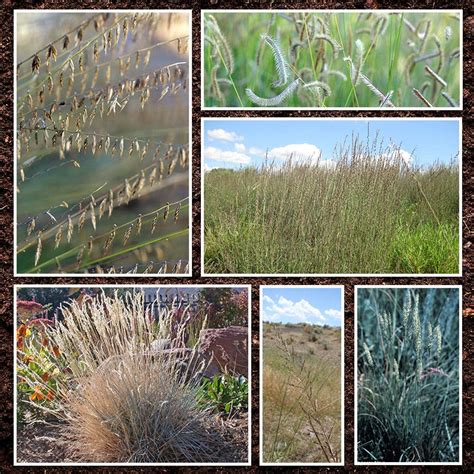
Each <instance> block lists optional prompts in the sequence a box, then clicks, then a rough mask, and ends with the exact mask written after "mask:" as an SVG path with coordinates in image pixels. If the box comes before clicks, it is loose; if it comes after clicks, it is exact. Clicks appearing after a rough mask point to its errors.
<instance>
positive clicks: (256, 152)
mask: <svg viewBox="0 0 474 474" xmlns="http://www.w3.org/2000/svg"><path fill="white" fill-rule="evenodd" d="M248 151H249V153H250V154H251V155H255V156H261V157H264V156H265V152H264V151H263V150H262V149H260V148H257V147H255V146H251V147H250V148H249V150H248Z"/></svg>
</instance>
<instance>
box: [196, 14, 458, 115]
mask: <svg viewBox="0 0 474 474" xmlns="http://www.w3.org/2000/svg"><path fill="white" fill-rule="evenodd" d="M290 11H291V12H292V13H344V12H345V13H348V12H350V13H367V12H377V13H407V12H409V13H441V12H442V13H456V14H459V22H460V24H459V51H460V58H459V69H460V75H459V107H432V108H427V107H421V106H420V107H395V108H393V109H390V110H391V111H398V110H413V111H415V110H416V111H420V110H421V111H425V112H427V111H445V112H446V111H462V110H463V100H464V97H463V90H464V75H463V74H464V49H463V45H464V11H463V9H446V10H444V9H433V10H430V9H407V8H405V9H400V8H393V9H387V8H385V9H380V10H379V9H373V8H369V9H366V10H364V9H354V10H347V9H345V10H344V9H327V10H323V9H317V8H316V9H295V10H290V9H281V8H277V9H272V8H270V9H255V10H251V9H243V10H237V9H220V10H217V9H202V10H201V110H203V111H207V110H222V111H224V110H235V111H237V110H280V111H282V110H288V111H291V110H346V111H349V110H357V111H370V110H376V111H381V110H383V109H381V108H380V107H206V105H205V97H204V90H205V78H204V14H205V13H211V14H212V13H269V12H271V13H286V12H290Z"/></svg>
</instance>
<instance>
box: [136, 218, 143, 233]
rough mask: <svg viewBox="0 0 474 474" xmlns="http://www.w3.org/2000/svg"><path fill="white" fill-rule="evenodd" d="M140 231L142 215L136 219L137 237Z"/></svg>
mask: <svg viewBox="0 0 474 474" xmlns="http://www.w3.org/2000/svg"><path fill="white" fill-rule="evenodd" d="M141 231H142V215H141V214H139V215H138V219H137V235H140V232H141Z"/></svg>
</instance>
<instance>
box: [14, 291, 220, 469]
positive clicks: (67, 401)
mask: <svg viewBox="0 0 474 474" xmlns="http://www.w3.org/2000/svg"><path fill="white" fill-rule="evenodd" d="M63 314H64V320H63V321H61V322H58V323H57V324H56V325H54V326H45V327H44V329H43V330H44V334H45V337H46V338H47V340H48V341H49V343H50V345H51V347H54V348H55V353H56V358H57V359H56V365H57V366H59V368H61V369H62V368H64V374H66V375H63V376H59V375H58V380H57V386H56V390H55V392H54V393H53V397H52V399H51V401H50V403H48V404H40V405H38V404H33V402H31V403H32V404H33V405H34V406H35V407H36V408H38V409H39V410H42V411H43V414H45V415H52V416H54V417H55V418H57V419H59V420H61V421H63V422H64V433H65V436H66V439H67V440H68V443H67V444H68V450H69V451H70V453H69V454H70V456H72V457H73V458H74V459H80V460H83V461H87V462H94V461H95V462H186V461H187V462H205V461H206V462H210V461H218V460H219V459H222V456H223V454H222V450H223V449H224V447H225V446H226V442H225V441H224V440H223V438H222V437H221V435H220V434H219V430H216V426H215V421H214V419H213V418H212V415H211V412H210V408H208V405H206V404H205V403H204V404H203V403H201V402H200V398H199V396H198V382H199V380H200V374H202V371H203V370H204V369H205V368H206V367H205V366H206V363H205V362H200V361H198V359H197V357H196V358H195V359H192V360H187V361H186V360H183V359H182V356H180V354H179V348H182V347H184V341H183V337H182V336H183V334H184V329H185V323H180V324H179V325H178V327H176V324H177V323H176V321H175V318H174V317H173V314H174V313H173V312H172V311H169V310H166V309H163V310H161V311H160V315H159V323H156V322H155V318H154V316H152V314H151V309H150V307H146V306H145V302H144V293H143V292H141V291H138V292H126V293H125V294H122V295H120V294H119V293H118V291H116V292H115V294H113V295H112V296H106V295H105V294H104V293H102V294H99V295H97V296H95V297H86V298H85V299H83V300H82V301H78V300H74V301H72V302H71V303H70V304H68V305H65V306H64V307H63ZM171 329H172V333H173V334H174V337H173V338H172V340H171V343H170V345H171V349H176V351H172V353H171V354H170V353H167V352H165V353H163V352H154V351H152V348H151V343H152V342H153V341H154V340H155V339H156V338H161V337H168V336H169V335H170V334H171ZM27 349H28V353H29V354H31V355H32V356H33V359H34V360H45V358H44V357H43V358H41V357H40V353H42V352H43V348H42V347H41V346H40V345H36V346H35V345H32V346H31V347H28V348H27ZM20 355H22V354H21V352H20ZM23 355H24V354H23ZM17 363H18V364H20V367H21V368H22V373H23V374H24V378H25V380H26V381H27V382H28V383H29V384H30V385H31V386H33V387H40V388H45V389H46V388H47V387H46V382H45V381H44V380H42V378H41V377H40V376H39V375H37V373H36V372H35V371H34V370H28V369H29V366H28V361H26V360H25V357H18V359H17ZM45 363H47V361H46V362H45ZM41 373H42V372H41Z"/></svg>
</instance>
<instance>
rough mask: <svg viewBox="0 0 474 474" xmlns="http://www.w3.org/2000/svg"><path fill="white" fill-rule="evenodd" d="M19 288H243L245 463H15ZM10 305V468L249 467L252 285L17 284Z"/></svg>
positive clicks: (250, 453)
mask: <svg viewBox="0 0 474 474" xmlns="http://www.w3.org/2000/svg"><path fill="white" fill-rule="evenodd" d="M21 288H130V289H131V288H136V289H144V288H156V289H159V288H246V289H247V298H248V300H247V305H248V307H247V351H248V354H247V356H248V379H247V381H248V388H249V392H248V412H247V413H248V414H247V416H248V429H247V431H248V439H247V443H248V444H247V461H246V462H230V463H219V462H215V463H201V462H196V463H189V462H185V463H96V462H95V463H87V462H80V463H70V462H52V463H48V462H45V463H39V462H24V463H19V462H18V459H17V436H18V433H17V431H18V427H17V389H16V387H17V382H16V381H17V364H16V351H17V347H16V330H17V322H18V319H17V310H16V303H17V294H18V289H21ZM13 304H14V309H13V312H14V316H13V466H14V467H16V466H53V467H55V466H122V467H134V466H135V467H145V466H173V467H181V466H194V467H196V466H197V467H202V466H251V464H252V379H253V377H252V286H251V285H246V284H242V285H239V284H215V285H213V284H201V285H199V284H192V285H185V284H180V283H179V282H177V283H175V284H160V283H157V284H154V285H150V284H144V285H141V284H139V283H132V282H130V283H129V284H107V283H105V284H103V285H100V284H88V283H87V282H85V283H84V284H71V285H67V284H57V285H52V284H43V285H41V284H36V285H35V284H18V285H14V286H13Z"/></svg>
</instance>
